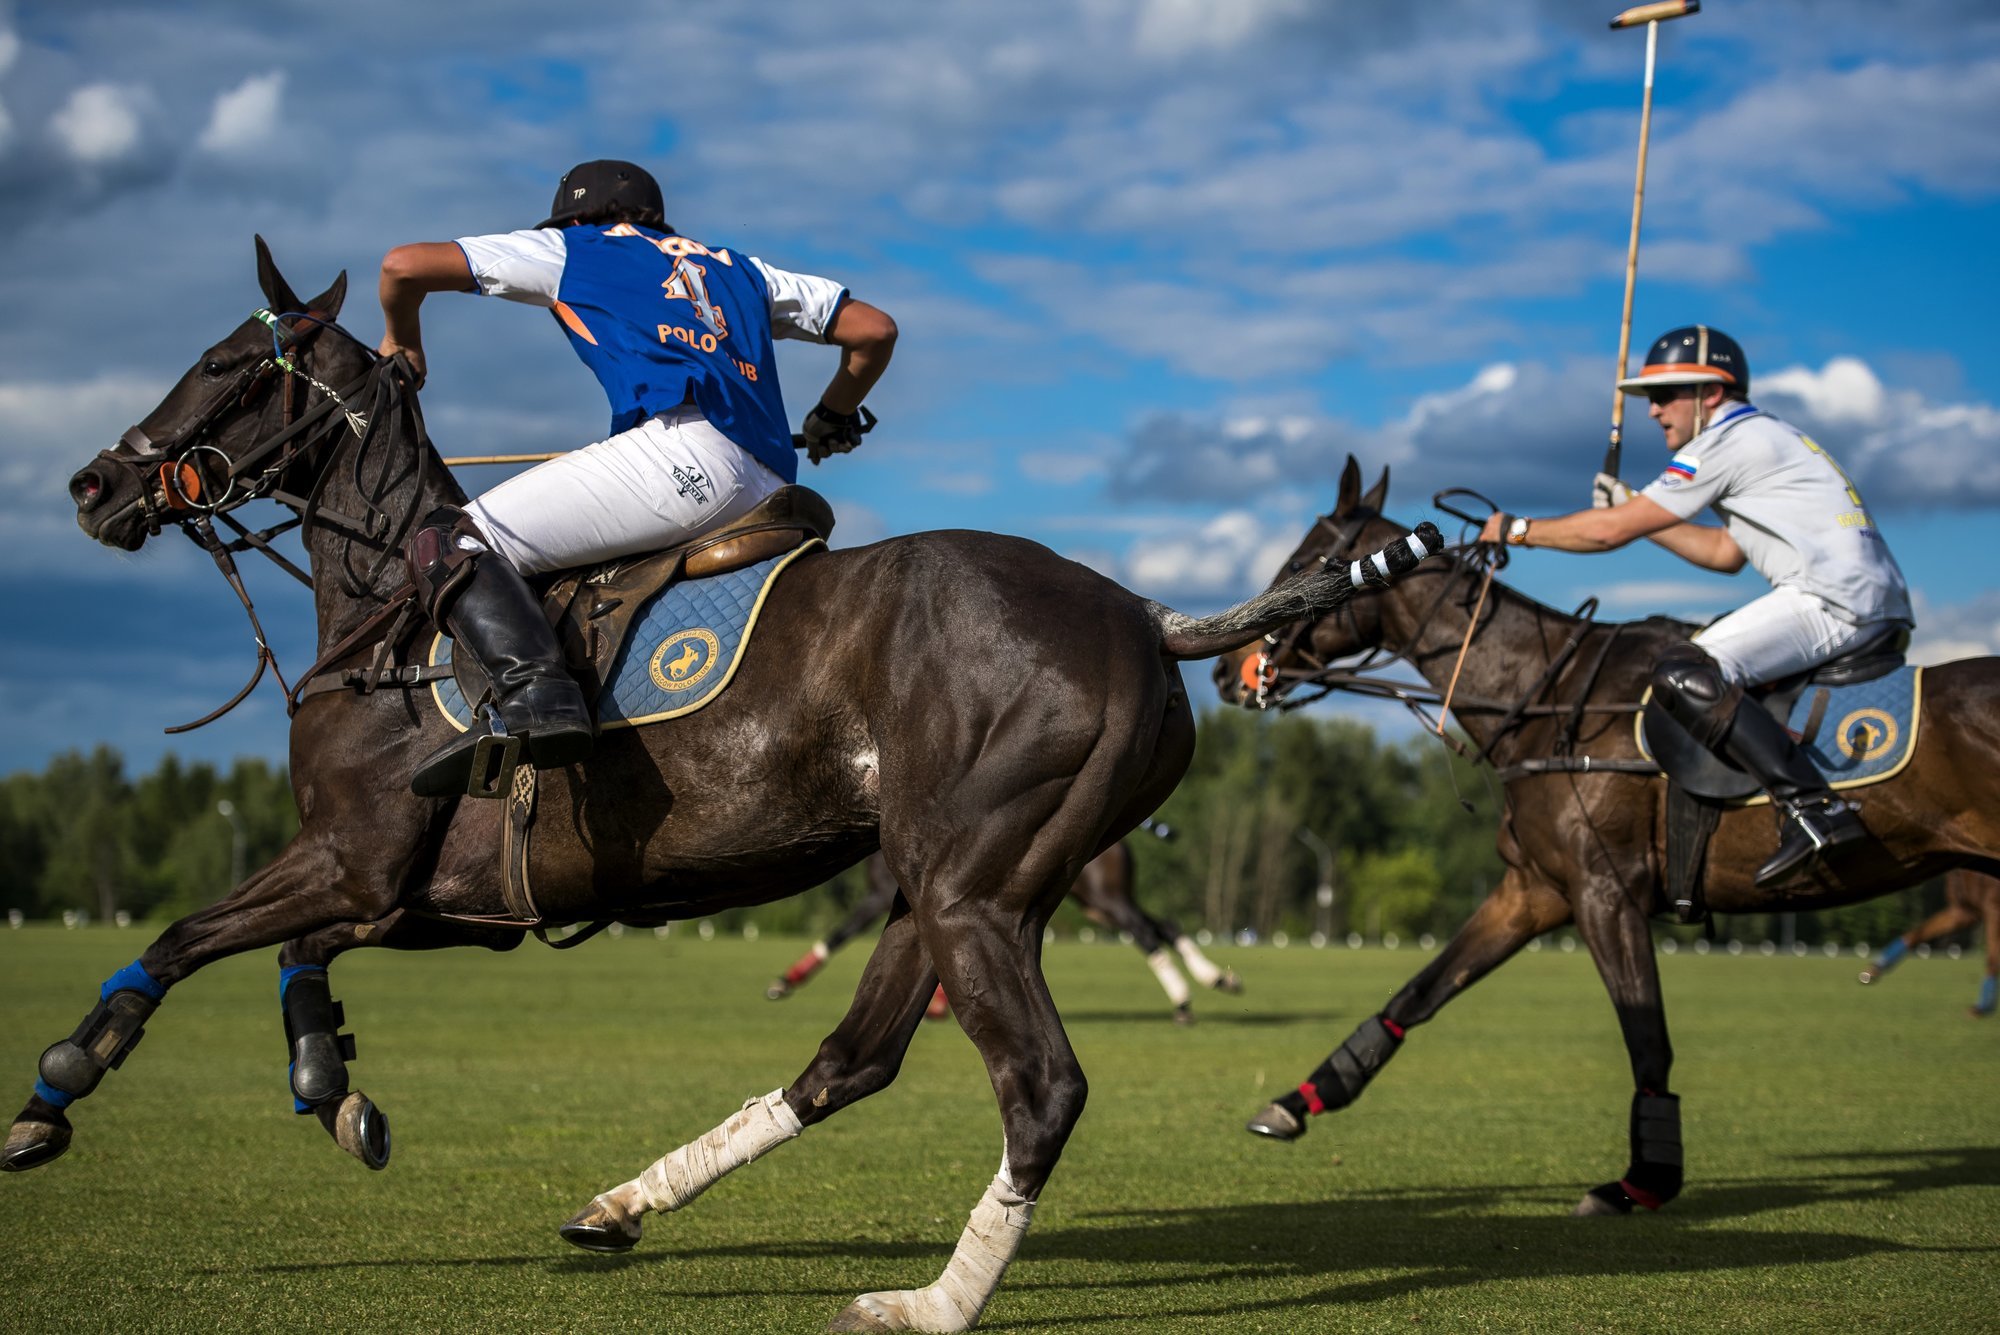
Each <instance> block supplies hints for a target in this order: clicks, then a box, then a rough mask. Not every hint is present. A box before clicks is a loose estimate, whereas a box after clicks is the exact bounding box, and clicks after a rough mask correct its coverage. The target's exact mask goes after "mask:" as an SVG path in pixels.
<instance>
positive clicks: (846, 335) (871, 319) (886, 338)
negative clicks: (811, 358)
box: [819, 297, 896, 413]
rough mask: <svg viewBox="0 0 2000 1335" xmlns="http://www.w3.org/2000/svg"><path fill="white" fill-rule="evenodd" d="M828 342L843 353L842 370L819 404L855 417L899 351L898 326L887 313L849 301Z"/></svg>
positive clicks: (838, 315)
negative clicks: (855, 413)
mask: <svg viewBox="0 0 2000 1335" xmlns="http://www.w3.org/2000/svg"><path fill="white" fill-rule="evenodd" d="M826 341H827V342H829V343H831V344H833V345H834V346H835V347H837V348H839V349H840V369H838V370H836V371H835V372H834V373H833V379H832V380H830V381H828V382H827V386H826V392H825V393H823V394H821V395H820V396H819V401H820V402H821V403H823V404H825V405H826V406H827V408H828V409H829V410H831V411H833V412H837V413H854V412H859V411H860V409H861V401H862V400H863V399H865V398H867V397H868V391H869V390H871V389H873V388H875V382H876V381H877V380H880V379H881V378H882V372H884V371H886V370H888V369H889V358H890V356H891V355H892V354H894V352H895V351H896V322H895V321H894V320H892V319H890V318H889V315H888V313H887V312H886V311H883V310H881V309H880V308H878V307H875V306H871V305H869V304H868V303H867V302H865V301H856V300H855V299H854V298H852V297H849V298H848V299H847V300H846V301H843V302H841V303H840V309H839V310H837V311H835V312H834V315H833V323H831V324H829V325H828V326H827V329H826Z"/></svg>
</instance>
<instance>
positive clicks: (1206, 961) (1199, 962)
mask: <svg viewBox="0 0 2000 1335" xmlns="http://www.w3.org/2000/svg"><path fill="white" fill-rule="evenodd" d="M1174 949H1175V950H1178V951H1179V952H1180V953H1181V963H1182V964H1185V965H1186V966H1187V971H1188V976H1189V977H1190V978H1192V979H1194V980H1195V981H1196V982H1197V983H1200V984H1201V985H1202V986H1203V987H1214V986H1215V983H1216V980H1217V979H1219V978H1221V977H1222V970H1220V969H1218V968H1216V967H1215V961H1214V960H1211V959H1210V958H1209V957H1208V956H1206V955H1204V954H1202V953H1201V947H1200V946H1198V945H1196V944H1195V943H1194V939H1193V938H1192V937H1186V936H1183V937H1181V938H1180V939H1179V940H1177V941H1175V942H1174Z"/></svg>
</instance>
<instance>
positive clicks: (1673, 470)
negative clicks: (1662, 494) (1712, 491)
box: [1666, 454, 1701, 482]
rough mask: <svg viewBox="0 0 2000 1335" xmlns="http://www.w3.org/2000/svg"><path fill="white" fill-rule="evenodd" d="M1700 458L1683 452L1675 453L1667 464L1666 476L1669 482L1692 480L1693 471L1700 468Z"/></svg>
mask: <svg viewBox="0 0 2000 1335" xmlns="http://www.w3.org/2000/svg"><path fill="white" fill-rule="evenodd" d="M1700 467H1701V460H1699V459H1695V458H1691V457H1689V456H1688V455H1685V454H1676V455H1675V456H1674V457H1673V460H1672V462H1670V463H1669V464H1668V465H1667V472H1666V477H1667V480H1668V481H1670V482H1692V481H1694V475H1695V472H1696V471H1697V470H1698V469H1700Z"/></svg>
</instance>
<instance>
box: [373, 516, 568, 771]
mask: <svg viewBox="0 0 2000 1335" xmlns="http://www.w3.org/2000/svg"><path fill="white" fill-rule="evenodd" d="M410 566H411V573H412V574H413V575H414V576H415V578H416V580H417V587H418V589H419V591H420V593H421V595H422V597H423V598H424V602H425V606H426V608H428V609H429V610H430V611H431V614H432V618H433V620H439V621H441V624H442V626H443V628H444V630H445V631H446V632H447V633H448V634H450V636H451V637H452V639H453V640H454V641H455V650H454V652H457V653H469V654H471V655H472V656H473V658H475V659H476V660H477V661H478V663H479V665H480V667H482V668H484V669H485V670H486V675H487V678H488V680H489V681H491V683H492V687H493V693H492V706H491V709H490V710H486V711H482V712H483V716H482V717H481V718H480V719H479V721H478V722H477V723H476V724H475V725H474V726H473V728H472V729H471V730H470V731H468V732H466V733H463V734H461V735H460V736H458V737H456V738H454V739H452V740H451V741H450V742H447V743H446V744H445V745H443V746H441V747H439V748H438V749H437V750H436V751H433V752H432V753H431V754H430V755H429V756H427V757H425V759H424V760H423V762H422V763H421V764H419V765H418V766H417V770H416V773H415V775H413V776H412V778H411V780H410V788H411V790H412V791H413V792H415V793H416V794H417V795H418V796H419V797H453V796H457V795H458V794H461V793H466V794H470V795H471V796H474V797H503V796H505V795H506V792H507V779H508V777H509V776H510V775H511V774H512V772H513V770H514V767H515V766H516V765H519V764H530V765H533V766H534V767H535V768H536V769H554V768H557V767H560V766H563V765H573V764H575V763H576V762H578V761H580V760H582V759H583V758H584V757H586V756H588V755H589V754H590V752H591V748H592V746H594V745H595V742H596V733H595V730H594V728H593V726H592V723H591V717H590V709H589V707H588V706H587V705H585V703H584V700H583V692H582V691H581V690H580V689H578V687H577V684H576V681H575V680H574V679H573V678H572V677H571V676H570V675H569V672H568V670H567V669H566V668H564V666H563V661H562V648H561V646H560V645H559V644H558V643H557V642H556V636H555V631H554V630H553V629H551V628H550V626H549V623H548V621H547V619H546V618H545V617H544V616H543V615H542V607H541V604H540V602H538V601H537V600H536V598H535V595H534V592H533V591H532V590H530V589H529V588H528V585H527V582H526V581H525V580H523V579H522V578H521V575H520V572H518V571H517V570H515V569H514V567H513V566H512V565H511V564H509V563H508V561H507V559H506V558H505V557H503V556H501V555H500V554H499V553H498V552H493V551H488V550H486V549H485V544H484V543H483V542H481V541H480V539H479V535H478V530H477V529H476V528H474V527H473V526H472V524H471V521H470V520H468V519H467V518H466V517H465V516H464V515H463V513H461V512H459V511H457V510H441V511H439V512H438V513H437V514H435V515H433V516H432V517H431V519H430V521H428V522H427V523H426V524H425V526H424V527H423V528H422V529H421V530H419V531H418V533H417V536H416V537H415V538H413V539H412V541H411V550H410ZM440 613H442V616H441V618H440ZM494 713H498V715H499V720H498V723H497V725H496V723H495V722H494V720H493V717H492V715H493V714H494Z"/></svg>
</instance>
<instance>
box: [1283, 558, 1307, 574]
mask: <svg viewBox="0 0 2000 1335" xmlns="http://www.w3.org/2000/svg"><path fill="white" fill-rule="evenodd" d="M1305 568H1306V563H1305V562H1304V561H1294V562H1292V563H1291V565H1289V566H1287V567H1286V568H1285V573H1286V574H1288V575H1296V574H1298V573H1299V572H1300V571H1301V570H1304V569H1305Z"/></svg>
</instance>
